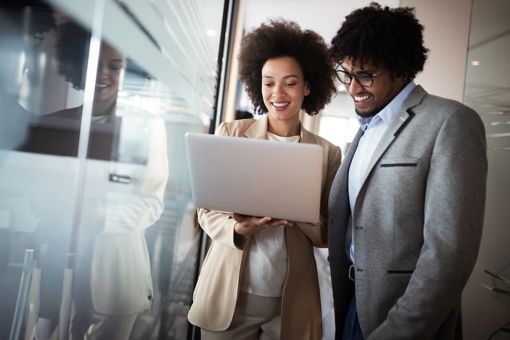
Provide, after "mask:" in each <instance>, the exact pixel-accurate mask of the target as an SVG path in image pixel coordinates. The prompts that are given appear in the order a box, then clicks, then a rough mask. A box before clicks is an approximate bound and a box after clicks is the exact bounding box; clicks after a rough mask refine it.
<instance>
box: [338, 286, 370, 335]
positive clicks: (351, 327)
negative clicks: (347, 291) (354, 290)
mask: <svg viewBox="0 0 510 340" xmlns="http://www.w3.org/2000/svg"><path fill="white" fill-rule="evenodd" d="M364 339H365V338H364V337H363V333H362V332H361V327H360V325H359V320H358V313H357V311H356V295H353V296H352V299H351V303H350V304H349V309H348V310H347V315H346V316H345V324H344V331H343V333H342V340H364Z"/></svg>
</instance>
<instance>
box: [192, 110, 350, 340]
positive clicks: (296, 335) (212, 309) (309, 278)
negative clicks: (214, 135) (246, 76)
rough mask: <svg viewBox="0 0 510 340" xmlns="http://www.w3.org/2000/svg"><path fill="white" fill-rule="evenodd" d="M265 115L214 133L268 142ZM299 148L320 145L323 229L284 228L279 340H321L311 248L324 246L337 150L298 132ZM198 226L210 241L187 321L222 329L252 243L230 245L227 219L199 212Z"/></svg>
mask: <svg viewBox="0 0 510 340" xmlns="http://www.w3.org/2000/svg"><path fill="white" fill-rule="evenodd" d="M267 125H268V119H267V116H263V117H261V118H260V119H258V120H254V119H246V120H239V121H234V122H230V123H223V124H222V125H220V127H219V129H218V134H220V135H228V136H239V137H246V138H258V139H267ZM300 142H301V143H310V144H318V145H321V146H322V148H323V150H324V157H323V159H324V161H323V164H322V169H323V176H322V177H323V180H322V199H321V215H322V216H321V218H322V219H323V222H322V223H321V225H320V226H319V225H312V224H306V223H299V224H298V228H285V240H286V243H287V255H288V271H287V278H286V280H285V283H284V288H283V297H282V309H281V311H282V312H281V316H282V325H281V338H282V339H292V340H299V339H309V340H311V339H316V340H318V339H320V338H321V333H322V326H321V308H320V296H319V285H318V280H317V269H316V266H315V260H314V255H313V245H316V246H324V245H325V221H326V220H327V219H326V215H327V201H328V196H329V188H330V186H331V183H332V181H333V177H334V175H335V173H336V170H337V168H338V166H339V164H340V158H341V153H340V148H339V147H337V146H335V145H333V144H331V143H329V142H328V141H326V140H325V139H323V138H321V137H319V136H316V135H314V134H312V133H310V132H309V131H307V130H305V129H304V128H303V127H301V140H300ZM198 218H199V222H200V225H201V227H202V228H203V229H204V231H205V232H206V233H207V235H208V236H209V237H210V238H211V239H212V243H211V247H210V248H209V251H208V253H207V256H206V258H205V260H204V263H203V265H202V269H201V272H200V276H199V278H198V282H197V285H196V288H195V292H194V294H193V304H192V306H191V309H190V311H189V314H188V319H189V321H190V322H191V323H192V324H194V325H196V326H199V327H201V328H204V329H207V330H212V331H222V330H226V329H227V328H228V327H229V325H230V323H231V321H232V317H233V315H234V309H235V306H236V302H237V297H238V293H239V286H240V279H241V277H242V272H243V267H244V260H245V257H246V254H247V252H246V251H245V250H246V249H249V246H250V242H251V240H250V238H248V240H247V242H245V243H244V245H239V244H237V245H236V244H235V243H234V225H235V223H236V222H235V221H234V220H233V219H231V218H230V217H229V215H228V214H226V213H223V212H219V211H211V210H207V209H198Z"/></svg>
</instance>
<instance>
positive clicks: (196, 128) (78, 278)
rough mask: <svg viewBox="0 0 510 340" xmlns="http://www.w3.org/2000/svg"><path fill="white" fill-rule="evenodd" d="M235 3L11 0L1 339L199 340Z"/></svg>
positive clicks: (6, 42)
mask: <svg viewBox="0 0 510 340" xmlns="http://www.w3.org/2000/svg"><path fill="white" fill-rule="evenodd" d="M223 6H224V1H208V2H200V1H178V0H175V1H173V0H167V1H163V0H162V1H138V0H137V1H134V0H133V1H122V2H121V1H108V0H96V1H80V2H72V4H70V2H69V1H59V0H55V1H49V2H48V3H42V2H40V1H33V2H31V1H24V2H20V3H19V4H16V3H15V2H14V4H11V3H10V2H9V4H3V5H0V26H1V28H0V57H1V59H0V60H2V63H1V64H0V99H1V106H0V192H1V193H2V194H1V195H0V301H2V303H1V304H0V338H2V339H33V338H37V339H50V338H53V339H56V338H58V339H68V338H70V339H84V338H97V339H113V338H116V339H159V338H165V339H186V338H188V337H189V334H190V333H191V330H190V328H189V327H188V326H189V325H188V322H187V319H186V315H187V310H188V308H189V305H190V303H191V294H192V291H193V287H194V281H195V275H196V270H197V266H198V254H199V250H200V238H201V233H200V232H199V228H197V225H196V222H195V207H194V206H193V205H192V203H191V191H190V185H189V179H188V168H187V160H186V153H185V145H184V135H185V133H186V132H189V131H192V132H203V133H206V132H207V131H208V130H209V124H210V121H211V119H212V118H213V114H214V112H213V111H214V108H213V104H212V103H214V100H215V96H216V90H215V89H216V78H217V76H216V73H217V58H218V47H219V46H218V45H219V40H218V35H219V34H220V32H219V28H220V27H221V23H222V20H223V18H222V15H223ZM135 13H136V15H135Z"/></svg>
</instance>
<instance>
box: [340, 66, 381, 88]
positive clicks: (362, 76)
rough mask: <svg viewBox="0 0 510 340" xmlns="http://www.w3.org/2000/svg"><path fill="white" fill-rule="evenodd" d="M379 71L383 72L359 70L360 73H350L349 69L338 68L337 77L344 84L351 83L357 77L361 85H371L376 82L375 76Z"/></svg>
mask: <svg viewBox="0 0 510 340" xmlns="http://www.w3.org/2000/svg"><path fill="white" fill-rule="evenodd" d="M379 73H381V72H380V71H379V72H376V73H367V72H359V73H356V74H354V73H349V72H347V71H344V70H340V69H338V70H336V77H337V78H338V80H339V81H340V82H341V83H342V84H345V85H351V83H352V80H353V79H356V81H357V82H358V84H360V85H361V86H363V87H370V86H372V85H373V84H374V78H375V77H376V76H377V75H378V74H379Z"/></svg>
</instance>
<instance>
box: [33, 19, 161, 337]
mask: <svg viewBox="0 0 510 340" xmlns="http://www.w3.org/2000/svg"><path fill="white" fill-rule="evenodd" d="M58 32H59V35H58V40H57V46H56V48H57V57H58V63H59V64H58V65H59V72H60V73H61V74H62V75H63V76H64V78H65V79H66V80H67V81H69V82H70V83H72V85H73V87H75V88H76V89H80V90H82V89H83V88H84V70H85V65H86V62H85V61H86V56H87V46H88V43H89V41H90V34H89V33H88V32H86V31H84V30H83V29H82V28H80V27H79V26H76V25H75V24H74V23H65V24H62V26H59V28H58ZM125 65H126V61H125V58H124V56H123V55H122V54H121V53H120V52H119V51H117V50H116V49H114V48H113V47H112V46H110V45H108V44H106V43H104V42H103V43H101V48H100V53H99V60H98V69H97V74H96V84H95V91H94V99H93V107H92V122H91V129H90V135H89V137H90V140H89V144H88V151H89V152H88V156H89V158H95V159H100V160H103V161H95V160H88V161H87V162H86V163H85V165H84V166H85V167H86V170H85V172H84V173H85V186H84V193H83V201H82V202H81V203H82V204H81V205H80V207H78V208H77V209H80V216H81V220H80V221H79V228H80V235H79V238H77V235H76V234H73V235H71V237H72V238H73V239H75V240H76V239H77V240H78V244H77V250H78V254H77V259H76V265H75V273H74V282H73V297H72V298H73V307H74V308H73V317H72V321H71V330H70V333H71V338H72V339H73V340H74V339H79V340H81V339H83V338H84V337H86V338H87V339H119V340H120V339H128V338H129V335H130V332H131V329H132V327H133V324H134V322H135V319H136V317H137V315H138V313H140V312H142V311H144V310H146V309H148V308H150V305H151V299H152V296H153V291H152V290H153V287H152V279H151V272H150V262H149V254H148V250H147V245H146V242H145V237H144V232H145V229H146V228H148V227H149V226H151V225H152V224H154V223H155V222H156V221H157V220H158V219H159V217H160V215H161V213H162V211H163V195H164V190H165V186H166V181H167V176H168V162H167V154H166V133H165V128H164V124H163V122H162V120H161V119H159V118H158V117H153V116H152V115H150V114H148V113H144V112H143V111H141V110H137V111H134V112H128V111H126V110H122V112H116V111H118V110H116V100H117V93H118V90H119V86H120V82H121V79H122V73H123V71H124V69H125ZM82 109H83V106H79V107H75V108H69V109H64V110H61V111H58V112H55V113H52V114H49V115H47V116H46V117H44V123H45V124H46V125H48V124H54V126H55V129H57V128H68V127H69V126H73V124H74V125H77V126H78V127H79V126H80V123H81V119H80V118H81V115H82ZM137 124H138V125H137ZM77 131H78V132H79V131H80V129H78V130H77ZM133 132H135V133H133ZM108 133H110V135H111V136H110V137H111V138H110V139H109V142H110V143H107V142H108V140H107V139H104V138H102V137H104V136H105V134H106V135H107V134H108ZM59 136H62V135H58V134H56V135H54V137H55V142H56V143H53V145H54V144H57V147H58V145H59V144H64V145H65V144H66V142H67V141H65V140H62V139H59ZM53 145H51V146H53ZM76 147H77V144H76ZM104 149H106V150H107V151H109V152H106V153H105V152H104ZM53 151H54V150H49V149H45V150H44V152H47V153H54V152H53ZM55 153H56V154H62V153H58V152H55ZM117 160H122V162H113V161H117ZM104 161H107V162H104ZM48 201H49V200H48ZM48 217H49V218H57V216H48ZM45 225H47V226H50V225H49V224H45ZM58 228H69V225H68V224H67V225H63V224H62V225H60V226H59V225H53V226H51V229H45V230H40V234H41V235H42V238H46V239H48V242H49V243H50V244H49V247H48V248H49V250H50V251H54V250H55V249H57V248H58V249H59V250H60V252H64V253H65V250H67V243H65V242H62V244H61V245H58V244H56V243H55V242H54V241H53V240H51V239H50V237H51V235H54V233H55V231H54V230H57V229H58ZM66 231H67V232H68V230H66ZM62 248H65V250H64V249H62ZM44 276H45V270H44V268H43V277H44ZM55 279H57V277H56V276H55V277H53V278H52V277H48V275H46V282H47V280H49V281H51V280H55ZM50 283H51V282H50ZM43 286H46V287H47V286H48V285H47V284H45V282H43ZM44 293H45V291H42V292H41V295H42V304H43V303H44V302H45V297H44ZM42 307H43V308H44V306H42Z"/></svg>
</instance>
